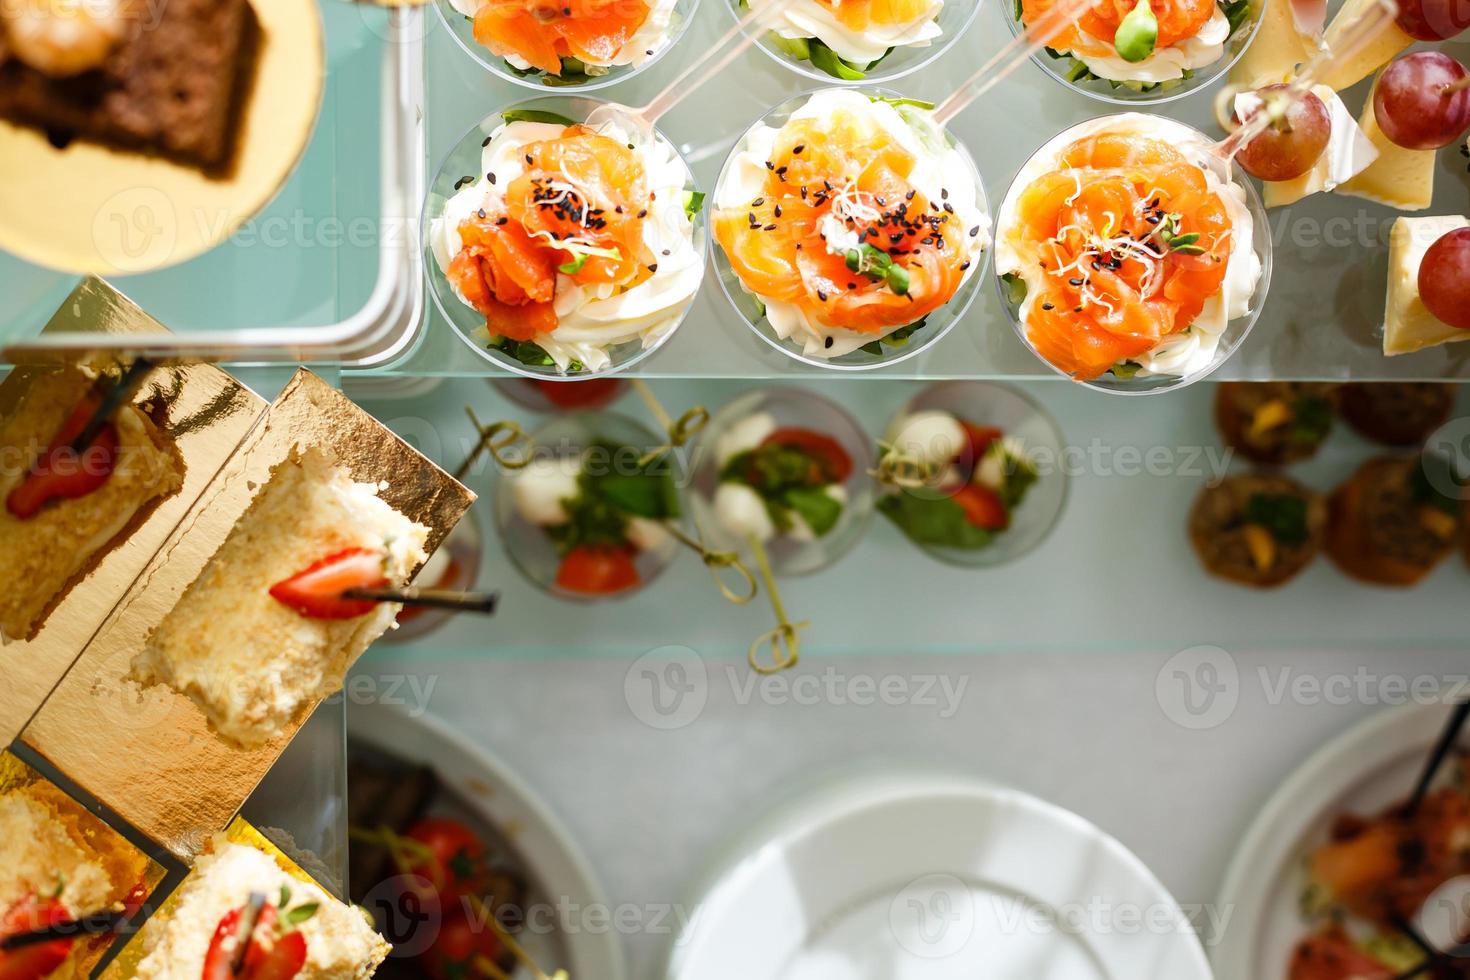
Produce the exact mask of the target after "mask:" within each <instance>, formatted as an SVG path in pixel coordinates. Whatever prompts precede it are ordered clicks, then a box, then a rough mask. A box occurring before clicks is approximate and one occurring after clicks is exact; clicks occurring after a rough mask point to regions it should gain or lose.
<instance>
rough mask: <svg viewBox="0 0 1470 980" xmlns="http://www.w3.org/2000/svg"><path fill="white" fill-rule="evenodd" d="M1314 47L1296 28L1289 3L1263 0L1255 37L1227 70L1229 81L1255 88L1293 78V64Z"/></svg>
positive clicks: (1307, 56) (1302, 60) (1308, 56)
mask: <svg viewBox="0 0 1470 980" xmlns="http://www.w3.org/2000/svg"><path fill="white" fill-rule="evenodd" d="M1316 50H1317V45H1316V42H1315V41H1313V39H1312V38H1311V37H1309V36H1307V35H1305V34H1303V33H1301V31H1299V30H1298V29H1297V25H1296V17H1294V16H1293V15H1292V12H1291V4H1289V3H1287V2H1286V0H1267V2H1266V9H1265V10H1264V11H1263V12H1262V13H1261V26H1260V27H1258V28H1256V37H1255V40H1253V41H1251V44H1250V47H1248V48H1246V51H1245V54H1243V55H1241V57H1240V60H1239V61H1237V62H1236V63H1235V66H1234V67H1233V68H1231V69H1230V84H1231V85H1232V86H1237V87H1239V88H1245V89H1257V88H1260V87H1262V86H1263V85H1274V84H1276V83H1277V82H1285V81H1289V80H1291V79H1292V78H1295V77H1296V72H1297V66H1299V65H1304V64H1306V63H1307V62H1308V61H1310V60H1311V59H1312V55H1313V54H1315V53H1316Z"/></svg>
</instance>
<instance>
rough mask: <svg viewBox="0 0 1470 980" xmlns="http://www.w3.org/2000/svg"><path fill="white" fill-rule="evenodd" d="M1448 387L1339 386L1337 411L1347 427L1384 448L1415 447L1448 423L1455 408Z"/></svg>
mask: <svg viewBox="0 0 1470 980" xmlns="http://www.w3.org/2000/svg"><path fill="white" fill-rule="evenodd" d="M1455 391H1456V388H1455V386H1454V385H1452V384H1442V383H1436V382H1432V381H1430V382H1417V381H1370V382H1365V383H1360V384H1347V385H1343V386H1342V392H1341V396H1340V397H1341V400H1340V403H1339V404H1340V408H1341V411H1342V417H1343V418H1344V419H1345V420H1347V424H1348V425H1350V426H1352V427H1353V428H1354V429H1356V430H1357V431H1358V432H1359V433H1361V434H1362V435H1364V436H1367V437H1368V438H1369V439H1372V440H1373V441H1375V442H1381V443H1383V444H1384V445H1386V446H1419V445H1422V444H1423V442H1424V440H1425V439H1427V438H1429V434H1430V433H1431V432H1433V431H1434V430H1435V429H1438V428H1439V427H1440V426H1441V425H1444V424H1445V422H1447V421H1449V417H1450V413H1451V412H1452V411H1453V410H1454V407H1455Z"/></svg>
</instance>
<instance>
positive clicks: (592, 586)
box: [556, 546, 640, 595]
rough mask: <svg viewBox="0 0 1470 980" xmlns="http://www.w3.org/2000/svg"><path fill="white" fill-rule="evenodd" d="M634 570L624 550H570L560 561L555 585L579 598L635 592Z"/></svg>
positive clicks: (626, 550) (626, 549) (631, 553)
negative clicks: (630, 590) (578, 595)
mask: <svg viewBox="0 0 1470 980" xmlns="http://www.w3.org/2000/svg"><path fill="white" fill-rule="evenodd" d="M639 581H640V580H639V578H638V568H637V566H636V565H634V564H633V552H632V551H631V550H629V549H628V548H589V547H585V546H584V547H580V548H573V549H572V550H571V551H569V552H567V556H566V557H565V558H563V559H562V560H561V567H559V568H558V569H557V571H556V584H557V585H559V586H561V587H562V588H563V589H566V590H567V591H568V592H580V593H582V594H583V595H613V594H614V593H618V592H626V591H627V590H628V589H636V588H638V585H639Z"/></svg>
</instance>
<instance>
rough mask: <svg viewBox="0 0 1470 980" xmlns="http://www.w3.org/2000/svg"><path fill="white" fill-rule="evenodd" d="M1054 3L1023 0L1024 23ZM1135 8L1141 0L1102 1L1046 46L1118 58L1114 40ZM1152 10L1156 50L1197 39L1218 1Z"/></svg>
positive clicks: (1163, 2)
mask: <svg viewBox="0 0 1470 980" xmlns="http://www.w3.org/2000/svg"><path fill="white" fill-rule="evenodd" d="M1055 3H1056V0H1021V22H1022V23H1024V24H1027V25H1031V24H1035V23H1036V22H1037V21H1039V20H1040V19H1041V18H1042V17H1043V16H1045V15H1046V12H1047V11H1048V10H1050V9H1051V8H1052V7H1053V6H1054V5H1055ZM1136 6H1138V0H1099V2H1098V3H1097V5H1096V6H1094V7H1092V8H1091V9H1090V10H1088V11H1086V12H1085V13H1083V14H1082V16H1081V17H1079V18H1078V19H1077V22H1076V24H1072V25H1068V26H1066V27H1063V28H1062V29H1061V31H1060V32H1058V33H1057V34H1055V35H1053V37H1052V39H1051V41H1050V42H1048V45H1047V46H1048V47H1050V48H1052V49H1054V50H1057V51H1078V52H1081V53H1083V54H1093V55H1109V54H1116V53H1117V52H1116V51H1115V50H1114V48H1113V39H1114V38H1115V37H1116V35H1117V33H1118V25H1120V24H1122V23H1123V18H1124V17H1127V16H1128V14H1129V13H1131V12H1132V10H1133V8H1134V7H1136ZM1149 7H1150V9H1152V10H1153V12H1154V16H1155V17H1156V18H1157V19H1158V22H1159V36H1158V40H1157V41H1156V42H1155V43H1154V47H1155V49H1156V50H1157V49H1158V48H1167V47H1169V46H1171V45H1174V44H1178V43H1179V42H1180V41H1183V40H1185V39H1187V38H1191V37H1194V36H1195V35H1197V34H1199V32H1200V31H1202V30H1203V29H1204V26H1205V24H1207V23H1209V20H1210V18H1211V17H1213V16H1214V15H1215V0H1150V3H1149Z"/></svg>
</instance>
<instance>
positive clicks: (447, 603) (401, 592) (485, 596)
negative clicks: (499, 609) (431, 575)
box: [342, 586, 500, 614]
mask: <svg viewBox="0 0 1470 980" xmlns="http://www.w3.org/2000/svg"><path fill="white" fill-rule="evenodd" d="M342 598H344V599H363V600H366V601H368V602H400V603H402V604H403V605H405V606H428V607H430V608H432V609H450V610H453V611H455V612H472V613H485V614H489V613H493V612H494V611H495V607H496V606H497V605H498V604H499V603H500V593H499V592H454V591H451V590H449V589H420V588H418V587H416V586H409V587H408V588H406V589H348V590H347V591H346V592H343V593H342Z"/></svg>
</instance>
